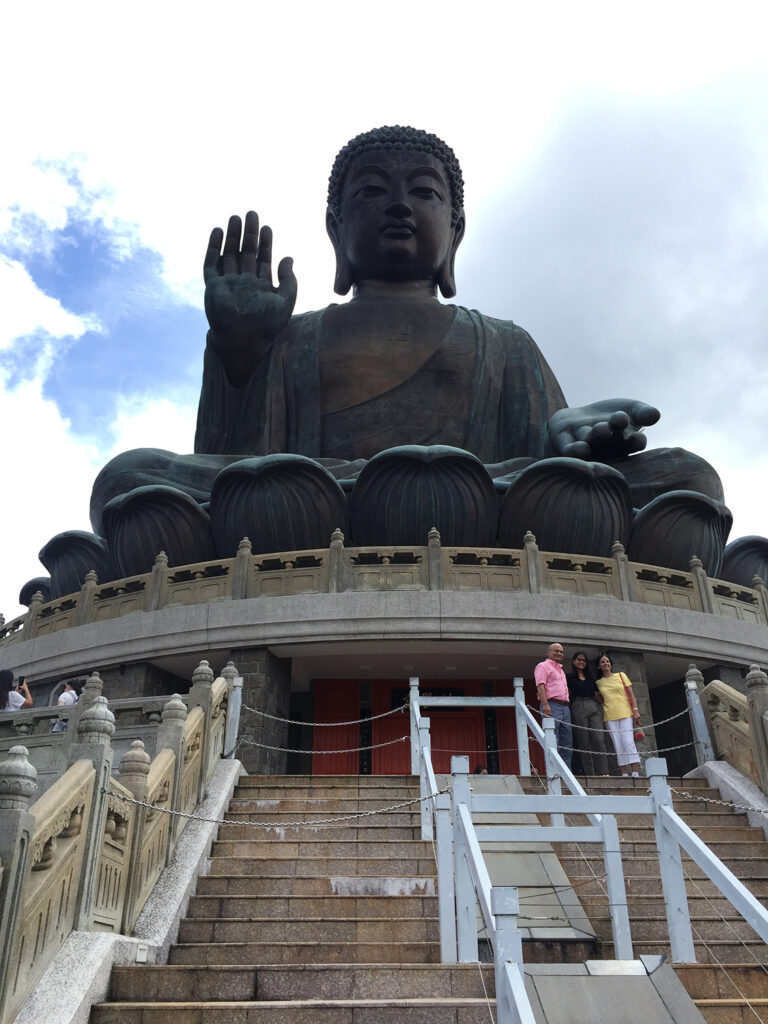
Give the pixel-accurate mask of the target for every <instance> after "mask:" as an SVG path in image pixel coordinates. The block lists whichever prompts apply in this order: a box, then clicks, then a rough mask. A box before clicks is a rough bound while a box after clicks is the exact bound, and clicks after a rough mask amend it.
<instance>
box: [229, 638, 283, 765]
mask: <svg viewBox="0 0 768 1024" xmlns="http://www.w3.org/2000/svg"><path fill="white" fill-rule="evenodd" d="M232 659H233V661H234V662H235V664H236V665H237V666H238V668H239V669H240V675H241V676H242V677H243V706H244V709H243V714H242V720H241V723H242V724H241V728H240V738H241V739H244V740H245V741H246V742H244V743H242V744H241V746H240V748H239V750H238V754H237V756H238V757H239V759H240V760H241V761H242V763H243V765H244V766H245V770H246V771H247V772H248V774H249V775H259V774H278V775H279V774H283V773H284V772H285V771H286V764H287V757H288V755H287V754H286V753H285V752H284V751H282V750H268V749H265V747H256V746H251V745H250V744H249V743H248V742H247V741H248V740H251V741H253V742H255V743H263V744H266V745H268V746H270V747H287V746H288V745H289V744H288V724H287V723H286V722H276V721H275V720H274V719H272V718H264V717H263V716H262V715H256V714H253V712H249V711H246V710H245V705H247V706H248V707H252V708H257V709H258V710H259V711H264V712H267V713H268V714H270V715H278V716H279V717H281V718H288V717H289V714H288V712H289V710H290V703H291V663H290V661H288V660H287V659H284V658H277V657H275V655H274V654H272V653H271V652H270V651H269V650H268V649H267V648H266V647H252V648H249V649H241V650H236V651H232Z"/></svg>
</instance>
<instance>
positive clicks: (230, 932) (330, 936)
mask: <svg viewBox="0 0 768 1024" xmlns="http://www.w3.org/2000/svg"><path fill="white" fill-rule="evenodd" d="M439 939H440V922H439V921H438V919H437V918H436V917H407V918H396V917H391V918H389V919H378V920H377V919H374V918H365V919H361V918H337V917H326V918H322V917H297V918H293V919H291V920H286V919H285V918H274V917H267V918H228V919H222V918H189V917H188V918H185V919H184V920H183V921H182V922H181V925H180V926H179V942H180V943H191V942H213V943H218V942H226V943H233V942H253V941H255V940H258V941H259V942H295V943H302V944H306V943H309V942H317V943H340V942H357V943H366V942H367V943H378V942H402V943H404V942H438V941H439Z"/></svg>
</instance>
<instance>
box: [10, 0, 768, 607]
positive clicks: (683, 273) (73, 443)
mask: <svg viewBox="0 0 768 1024" xmlns="http://www.w3.org/2000/svg"><path fill="white" fill-rule="evenodd" d="M4 23H5V30H4V32H3V38H2V42H0V87H2V95H3V96H4V104H3V108H4V109H3V137H4V143H5V144H4V146H3V150H4V155H3V161H2V169H1V170H0V302H2V316H0V439H1V441H0V443H1V444H2V467H3V481H4V495H3V497H4V500H3V502H2V513H0V545H1V546H2V547H1V550H0V612H2V613H3V614H4V615H5V617H6V620H10V619H11V618H12V617H13V616H15V615H17V614H20V613H21V611H23V609H22V608H21V606H20V605H19V604H18V592H19V589H20V587H21V586H22V584H23V583H25V582H26V581H27V580H28V579H30V578H32V577H34V576H38V575H45V570H44V569H43V567H42V566H41V565H40V563H39V561H38V559H37V553H38V551H39V550H40V548H41V547H42V546H43V544H45V542H46V541H47V540H49V539H50V537H52V536H53V535H54V534H56V533H59V532H61V531H63V530H68V529H85V530H87V529H90V525H89V521H88V501H89V495H90V489H91V485H92V482H93V479H94V477H95V476H96V474H97V472H98V471H99V469H100V468H101V467H102V466H103V465H104V464H105V463H106V462H107V461H108V459H110V458H111V457H112V456H114V455H116V454H118V453H119V452H121V451H125V450H127V449H130V448H136V447H143V446H152V447H158V448H166V449H169V450H171V451H178V452H185V451H191V450H192V447H193V439H194V429H195V416H196V407H197V400H198V396H199V387H200V377H201V372H202V357H203V349H204V344H205V331H206V321H205V316H204V312H203V304H202V300H203V286H202V260H203V255H204V252H205V248H206V243H207V238H208V234H209V232H210V230H211V228H212V227H214V226H215V225H224V224H225V223H226V220H227V218H228V217H229V215H230V214H231V213H240V214H243V213H244V212H245V211H246V210H247V209H250V208H253V209H256V210H257V211H258V212H259V214H260V215H261V217H262V221H263V222H266V223H269V224H270V225H271V226H272V228H273V230H274V235H275V257H276V261H277V260H278V259H279V258H280V257H282V256H284V255H291V256H293V257H294V261H295V264H294V269H295V272H296V275H297V278H298V281H299V294H298V300H297V306H296V311H297V312H301V311H303V310H307V309H316V308H319V307H321V306H324V305H326V304H327V303H328V302H331V301H334V295H333V291H332V282H333V271H334V263H333V253H332V250H331V246H330V243H329V242H328V239H327V236H326V234H325V223H324V219H325V194H326V186H327V177H328V173H329V170H330V166H331V164H332V162H333V158H334V156H335V154H336V152H337V151H338V149H339V148H340V147H341V146H342V145H343V144H344V143H345V142H346V141H347V140H348V139H349V138H351V137H352V136H354V135H356V134H358V133H359V132H360V131H364V130H367V129H368V128H371V127H375V126H377V125H380V124H412V125H414V126H416V127H419V128H424V129H426V130H428V131H432V132H434V133H436V134H437V135H439V136H441V137H442V138H444V139H445V140H446V141H447V142H448V143H449V145H451V146H452V147H453V149H454V150H455V151H456V153H457V155H458V157H459V159H460V161H461V164H462V168H463V172H464V179H465V182H466V197H465V198H466V202H465V209H466V215H467V232H466V236H465V240H464V242H463V243H462V247H461V249H460V250H459V254H458V257H457V264H456V275H457V285H458V294H457V297H456V300H455V301H456V302H458V303H460V304H461V305H464V306H468V307H471V308H477V309H480V310H482V311H483V312H484V313H487V314H490V315H493V316H497V317H501V318H504V319H510V320H514V321H515V322H516V323H519V324H521V325H522V326H524V327H525V328H526V329H527V330H528V331H530V333H531V334H532V335H533V336H534V338H535V339H536V341H537V342H538V344H539V346H540V348H541V349H542V350H543V352H544V354H545V356H546V358H547V360H548V361H549V363H550V365H551V366H552V368H553V369H554V371H555V373H556V375H557V377H558V379H559V381H560V383H561V385H562V387H563V390H564V392H565V395H566V398H567V400H568V403H569V404H570V405H583V404H587V403H588V402H591V401H595V400H598V399H601V398H608V397H614V396H619V395H620V396H627V397H632V398H639V399H642V400H644V401H647V402H650V403H651V404H653V405H656V406H658V407H659V408H660V409H661V411H662V419H661V421H660V423H659V424H658V425H656V426H655V427H653V428H650V430H649V447H658V446H663V445H679V446H682V447H684V448H687V449H689V450H690V451H694V452H696V453H697V454H700V455H703V456H704V457H705V458H707V459H708V460H709V461H710V462H711V463H712V464H713V465H714V466H715V468H716V469H717V470H718V472H719V473H720V476H721V478H722V479H723V482H724V486H725V496H726V503H727V504H728V506H729V508H730V509H731V511H732V512H733V515H734V526H733V530H732V532H731V539H735V538H736V537H739V536H744V535H749V534H759V535H768V509H767V507H766V497H768V485H766V480H767V479H768V453H767V452H766V441H767V440H768V364H767V362H766V355H765V349H766V333H767V330H768V329H767V328H766V324H767V323H768V287H766V285H767V284H768V118H767V117H766V110H767V109H768V59H767V58H766V47H765V39H766V35H767V33H766V29H768V9H766V8H765V5H764V4H763V3H740V2H738V0H736V2H732V3H731V4H730V5H728V6H727V8H726V6H725V5H722V4H714V3H712V4H709V3H701V2H699V3H686V2H678V3H669V2H668V0H667V2H665V3H664V4H660V3H653V2H650V3H645V4H642V5H639V4H633V5H629V4H625V3H616V2H615V0H612V2H611V3H596V2H595V3H590V2H583V3H579V4H573V3H572V2H568V3H554V2H553V3H546V2H543V3H540V4H535V5H532V4H528V3H519V2H517V0H508V2H507V3H505V4H504V5H497V4H491V3H487V2H482V0H481V2H480V3H478V4H473V5H467V4H461V5H459V4H457V3H450V2H444V3H442V4H440V5H434V4H427V3H423V2H419V0H411V2H409V3H403V2H399V0H390V2H389V3H388V4H387V5H386V6H384V7H374V6H372V5H366V4H360V3H346V2H344V3H334V2H326V3H323V4H318V3H303V2H296V0H295V2H294V3H292V4H290V5H289V4H282V5H281V4H274V5H269V6H267V5H265V4H254V3H252V2H250V3H240V2H236V0H230V2H228V3H226V4H220V5H217V6H214V5H210V4H205V5H203V4H200V3H196V2H185V3H183V4H182V3H176V2H173V0H166V2H165V3H163V4H157V3H146V2H142V0H138V2H134V3H133V4H131V5H121V4H117V3H105V2H104V0H100V2H99V3H93V4H91V3H85V2H78V0H74V2H71V3H69V4H66V5H64V4H59V3H56V4H54V3H52V2H50V0H42V2H41V3H38V4H34V5H19V4H16V5H13V8H12V9H11V10H10V11H9V12H7V13H6V15H5V18H4Z"/></svg>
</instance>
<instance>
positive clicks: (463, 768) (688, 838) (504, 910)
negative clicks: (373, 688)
mask: <svg viewBox="0 0 768 1024" xmlns="http://www.w3.org/2000/svg"><path fill="white" fill-rule="evenodd" d="M410 694H411V695H410V712H411V770H412V773H413V774H414V775H416V774H417V775H418V776H419V779H420V792H421V796H422V803H421V814H422V837H423V838H425V839H433V838H434V839H435V845H436V856H437V873H438V887H439V907H440V949H441V957H442V960H443V962H444V963H455V962H456V961H457V960H458V962H460V963H473V962H476V961H477V960H478V939H477V918H476V905H477V903H479V905H480V910H481V913H482V916H483V921H484V923H485V927H486V929H487V932H488V936H489V939H490V943H491V946H492V948H493V953H494V964H495V970H496V993H497V1012H498V1024H523V1022H525V1024H528V1022H532V1021H533V1019H534V1018H533V1011H532V1010H531V1006H530V1003H529V1002H528V998H527V995H526V992H525V986H524V981H523V973H522V971H523V945H522V936H521V932H520V930H519V927H518V914H519V897H518V890H517V887H516V886H493V885H492V884H491V880H490V876H489V874H488V869H487V867H486V864H485V859H484V857H483V853H482V850H481V847H480V844H481V843H482V842H552V843H558V842H579V843H582V842H584V843H600V845H601V846H602V848H603V856H604V863H605V874H606V888H607V891H608V904H609V908H610V914H611V928H612V934H613V945H614V955H615V958H616V959H619V960H631V959H633V958H634V954H633V950H632V937H631V931H630V923H629V911H628V907H627V897H626V889H625V885H624V872H623V867H622V862H621V852H620V846H619V831H618V826H617V824H616V815H618V814H651V815H653V822H654V832H655V836H656V844H657V848H658V856H659V868H660V875H661V884H662V890H663V894H664V903H665V907H666V914H667V927H668V930H669V944H670V949H671V953H672V960H673V961H674V962H677V963H695V962H696V953H695V947H694V942H693V932H692V929H691V921H690V913H689V909H688V896H687V893H686V888H685V875H684V872H683V865H682V856H681V848H682V850H684V851H685V852H686V853H687V854H688V855H689V856H690V857H691V858H692V859H693V860H694V862H695V863H696V864H697V865H698V867H699V868H701V870H702V871H703V872H704V873H705V875H706V876H707V877H708V878H709V879H710V880H711V881H712V882H714V884H715V885H716V886H717V887H718V889H719V890H720V892H721V893H722V894H723V895H724V896H725V897H726V898H727V899H728V900H729V901H730V902H731V904H732V905H733V906H734V907H735V908H736V910H737V911H738V912H739V913H740V914H741V915H742V917H744V919H745V920H746V921H747V923H748V924H749V925H750V926H751V927H752V928H753V929H754V930H755V931H756V932H757V934H758V935H759V936H760V938H761V939H762V940H763V941H764V942H768V911H767V910H766V909H765V908H764V907H763V906H762V905H761V904H760V903H759V902H758V901H757V900H756V899H755V897H754V896H753V895H752V894H751V893H750V892H749V891H748V890H747V889H746V888H745V886H744V885H742V883H741V882H740V881H739V880H738V878H736V876H735V875H734V874H733V872H732V871H730V870H729V869H728V868H727V867H726V866H725V865H724V864H723V863H722V861H720V860H719V858H718V857H716V856H715V855H714V854H713V853H712V851H711V850H710V849H709V847H707V845H706V844H705V843H703V842H702V841H701V839H699V837H698V836H697V835H696V834H695V833H694V832H692V831H691V829H690V828H689V827H688V826H687V825H686V824H685V822H683V821H682V819H681V818H680V817H679V816H678V815H677V814H676V812H675V811H674V809H673V807H672V794H671V791H670V789H669V786H668V784H667V763H666V761H665V760H664V759H663V758H658V757H657V758H648V759H647V760H646V762H645V768H646V774H647V776H648V778H649V781H650V789H649V793H648V795H632V796H612V795H605V796H591V795H588V794H587V793H586V792H585V791H584V789H583V788H582V786H580V785H579V783H578V782H577V781H576V779H575V777H574V776H573V773H572V772H571V771H570V769H569V768H568V766H567V765H566V764H565V762H564V761H563V759H562V758H561V756H560V754H559V753H558V752H557V745H556V739H555V726H554V721H553V720H552V719H551V718H545V719H544V721H543V728H542V725H540V724H539V723H538V722H537V721H536V719H535V718H534V717H533V715H532V714H531V712H530V711H529V710H528V708H527V707H526V706H525V700H524V697H523V681H522V679H515V697H432V696H420V695H419V680H418V679H417V678H412V679H411V681H410ZM510 705H511V706H514V707H515V714H516V722H517V736H518V752H519V758H520V774H521V775H523V774H528V775H530V758H529V753H528V732H529V731H530V732H531V734H532V735H533V736H534V738H535V739H537V740H538V741H539V742H540V743H541V744H542V746H543V748H544V753H545V759H546V767H547V792H546V793H541V794H525V793H520V794H512V793H510V794H481V793H472V792H471V790H470V786H469V758H468V757H465V756H462V757H453V758H451V773H452V785H451V790H452V793H451V799H449V797H448V794H447V792H445V791H444V792H442V793H441V792H440V791H439V789H438V784H437V780H436V777H435V773H434V770H433V767H432V757H431V749H430V738H429V719H428V718H425V717H423V716H422V713H421V712H422V708H423V707H425V706H439V707H478V706H481V707H509V706H510ZM562 782H564V783H565V785H566V787H567V789H568V791H569V793H568V794H567V795H564V794H563V793H562V792H561V784H562ZM451 809H452V811H453V815H452V817H453V828H452V829H451V826H450V817H451ZM473 813H474V814H485V815H488V814H500V815H504V816H505V817H506V816H509V815H520V814H548V815H549V816H550V823H551V824H550V825H538V824H536V825H516V824H512V825H510V824H508V823H507V822H503V823H500V824H491V825H488V824H483V825H480V826H476V825H474V824H473V822H472V815H473ZM565 814H579V815H585V816H586V817H587V819H588V821H589V822H590V824H589V825H577V826H572V825H566V824H565Z"/></svg>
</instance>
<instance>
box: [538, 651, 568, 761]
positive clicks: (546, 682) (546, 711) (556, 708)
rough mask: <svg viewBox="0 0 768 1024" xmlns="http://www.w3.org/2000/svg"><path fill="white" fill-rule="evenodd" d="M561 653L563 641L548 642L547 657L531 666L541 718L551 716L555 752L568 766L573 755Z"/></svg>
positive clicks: (566, 689)
mask: <svg viewBox="0 0 768 1024" xmlns="http://www.w3.org/2000/svg"><path fill="white" fill-rule="evenodd" d="M563 654H564V651H563V645H562V644H560V643H557V642H555V643H551V644H550V645H549V647H548V648H547V657H546V659H545V660H544V661H540V662H539V664H538V665H537V666H536V668H535V669H534V670H533V678H534V679H535V680H536V693H537V695H538V698H539V707H540V708H541V714H542V716H543V717H544V718H553V719H554V722H555V735H556V737H557V752H558V753H559V754H560V756H561V757H562V759H563V760H564V761H565V763H566V764H567V765H568V767H569V768H570V767H571V757H572V755H573V739H572V733H571V706H570V696H569V694H568V683H567V681H566V678H565V672H564V671H563Z"/></svg>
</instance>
